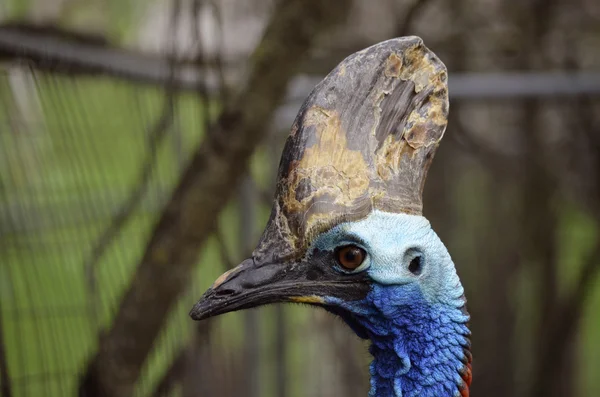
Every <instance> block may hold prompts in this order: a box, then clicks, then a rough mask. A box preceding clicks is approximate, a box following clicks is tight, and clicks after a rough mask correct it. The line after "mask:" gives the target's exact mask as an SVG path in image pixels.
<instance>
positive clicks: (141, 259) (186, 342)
mask: <svg viewBox="0 0 600 397" xmlns="http://www.w3.org/2000/svg"><path fill="white" fill-rule="evenodd" d="M403 35H418V36H420V37H422V38H423V40H424V41H425V44H426V45H427V46H428V47H429V48H431V49H432V50H433V51H434V52H435V53H436V54H437V55H438V56H439V57H440V58H441V59H442V61H443V62H444V63H445V64H446V65H447V67H448V69H449V81H450V102H451V106H450V109H451V111H450V114H451V117H450V122H449V127H448V130H447V132H446V136H445V139H444V140H443V141H442V144H441V146H440V148H439V150H438V152H437V155H436V159H435V161H434V162H433V165H432V167H431V170H430V175H429V179H428V182H427V184H426V191H425V208H424V213H425V215H426V216H427V217H428V218H429V219H430V220H431V222H432V224H433V227H434V229H436V231H437V232H438V234H440V236H441V238H442V240H443V241H445V242H446V244H447V246H448V247H449V250H450V253H451V254H452V256H453V258H454V260H455V263H456V264H457V267H458V271H459V274H460V276H461V278H462V280H463V284H464V286H465V288H466V291H467V298H468V303H469V310H470V313H471V316H472V320H471V329H472V332H473V338H472V345H473V355H474V361H473V371H474V372H473V373H474V378H473V385H472V391H471V395H473V396H486V397H495V396H498V397H505V396H518V397H521V396H522V397H542V396H598V395H600V377H599V376H598V374H599V371H600V310H598V308H599V307H600V278H599V277H598V272H599V271H600V50H599V49H600V3H599V2H598V1H596V0H545V1H544V0H528V1H520V2H514V1H503V0H485V1H474V0H379V1H369V0H338V1H336V2H325V1H319V0H302V1H301V0H287V1H275V0H221V1H216V0H214V1H208V0H206V1H203V0H86V1H84V0H2V2H0V396H2V397H13V396H18V397H21V396H23V397H25V396H77V395H79V396H89V397H105V396H116V397H120V396H123V397H124V396H132V395H134V396H143V397H154V396H182V397H188V396H222V397H226V396H249V397H259V396H260V397H263V396H266V397H296V396H297V397H300V396H346V397H360V396H366V395H367V391H368V363H369V355H368V353H367V350H366V345H365V343H363V342H362V341H360V340H358V338H357V337H355V336H354V335H353V334H352V333H351V331H350V330H349V329H347V327H346V326H345V325H344V324H342V322H341V321H340V320H338V319H336V318H334V317H333V316H331V315H329V314H327V313H325V312H324V311H322V310H315V309H312V308H308V307H304V306H300V305H286V306H281V305H273V306H269V307H265V308H261V309H256V310H252V311H247V312H239V313H232V314H228V315H225V316H222V317H220V318H216V319H214V320H211V321H207V322H202V323H194V322H193V321H192V320H191V319H190V318H189V317H188V312H189V310H190V309H191V307H192V305H193V304H194V303H195V302H196V300H197V299H198V298H199V297H200V295H201V293H202V292H203V291H204V290H205V289H206V288H207V287H208V286H209V285H210V284H211V283H212V281H213V280H214V279H215V278H216V277H217V276H218V275H219V274H221V273H222V272H223V271H225V270H226V269H228V268H230V267H231V266H233V265H235V264H237V263H238V262H239V261H240V260H242V259H243V258H245V257H246V256H247V255H248V254H249V252H250V251H251V250H252V249H253V247H254V244H255V243H256V242H257V240H258V237H259V236H260V233H261V231H262V228H263V227H264V225H265V223H266V220H267V217H268V214H269V211H270V206H271V197H272V194H273V188H274V182H275V174H276V170H277V165H278V162H279V156H280V154H281V150H282V145H283V143H284V141H285V138H286V137H287V134H288V133H289V128H290V126H291V124H292V121H293V119H294V117H295V115H296V112H297V111H298V109H299V107H300V104H301V103H302V101H303V99H304V98H305V97H306V95H307V94H308V93H309V92H310V90H311V89H312V88H313V87H314V85H315V84H316V83H317V82H318V81H319V80H320V79H322V78H323V76H324V75H325V74H327V73H328V72H329V71H330V70H331V69H332V68H333V67H334V66H335V65H336V64H337V63H338V62H339V61H341V60H342V59H343V58H345V57H346V56H348V55H350V54H351V53H353V52H355V51H357V50H360V49H362V48H364V47H367V46H370V45H372V44H375V43H377V42H379V41H382V40H385V39H388V38H392V37H397V36H403Z"/></svg>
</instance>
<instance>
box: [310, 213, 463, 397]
mask: <svg viewBox="0 0 600 397" xmlns="http://www.w3.org/2000/svg"><path fill="white" fill-rule="evenodd" d="M348 244H355V245H357V246H359V247H361V248H362V249H364V250H365V251H366V253H367V255H366V258H365V260H364V262H363V263H362V265H361V266H360V267H359V268H357V269H356V270H355V272H367V274H368V275H369V276H370V278H371V279H372V281H373V285H372V288H371V290H370V292H369V293H368V294H367V296H366V297H365V298H364V299H363V300H359V301H350V302H348V301H342V300H340V299H339V298H333V297H327V298H325V303H326V304H328V306H330V307H333V308H342V310H338V309H332V311H333V312H335V313H336V314H339V315H341V317H342V318H343V319H344V320H345V321H346V322H347V323H348V324H349V325H350V326H351V327H352V328H353V329H354V331H355V332H356V333H357V334H358V335H359V336H360V337H362V338H368V339H370V340H371V342H372V344H371V347H370V352H371V354H372V355H373V357H374V359H373V362H372V363H371V367H370V373H371V390H370V394H369V395H370V396H372V397H375V396H377V397H384V396H385V397H387V396H403V397H408V396H421V397H428V396H431V397H445V396H468V393H469V389H468V388H469V384H470V378H471V369H470V361H471V359H470V351H469V350H470V342H469V336H470V331H469V329H468V327H467V322H468V320H469V316H468V314H467V312H466V309H465V299H464V295H463V293H464V290H463V287H462V285H461V283H460V280H459V278H458V276H457V274H456V269H455V267H454V263H453V262H452V259H451V258H450V255H449V253H448V251H447V249H446V247H445V246H444V244H443V243H442V242H441V241H440V239H439V238H438V236H437V235H436V233H435V232H434V231H433V230H432V228H431V226H430V224H429V221H427V219H426V218H424V217H422V216H416V215H407V214H392V213H386V212H381V211H374V212H372V213H371V214H370V215H369V216H368V217H367V218H365V219H362V220H360V221H357V222H349V223H343V224H340V225H338V226H336V227H334V228H333V229H331V230H329V231H328V232H326V233H323V234H322V235H320V236H319V237H317V239H316V240H315V242H314V243H313V247H312V248H313V249H314V248H317V249H320V250H325V251H330V250H331V251H333V250H335V248H336V247H338V246H342V245H348ZM311 251H312V250H311V249H309V250H308V252H311ZM416 256H419V257H420V259H419V260H417V262H416V263H419V264H420V267H417V268H415V267H414V266H413V267H410V263H411V261H412V260H413V259H414V258H415V257H416ZM409 268H410V269H411V270H413V271H412V272H411V270H409ZM338 270H339V271H340V272H345V271H344V270H343V269H341V268H340V269H338Z"/></svg>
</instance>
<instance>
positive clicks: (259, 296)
mask: <svg viewBox="0 0 600 397" xmlns="http://www.w3.org/2000/svg"><path fill="white" fill-rule="evenodd" d="M369 289H370V283H369V281H368V278H367V276H366V275H365V274H350V275H349V274H340V273H339V272H337V271H336V270H334V269H333V267H332V266H330V265H328V264H326V263H325V262H324V261H320V260H318V259H317V260H315V258H314V257H313V260H311V261H310V262H306V261H299V262H289V263H256V262H255V260H254V259H252V258H251V259H246V260H245V261H243V262H242V263H241V264H240V265H239V266H237V267H236V268H234V269H232V270H230V271H228V272H226V273H225V274H223V275H222V276H220V277H219V278H218V279H217V280H216V281H215V282H214V284H213V285H212V287H210V288H209V289H208V290H207V291H206V292H205V293H204V295H203V296H202V297H201V298H200V300H199V301H198V303H196V305H195V306H194V308H193V309H192V311H191V312H190V316H191V317H192V318H193V319H194V320H204V319H207V318H209V317H214V316H217V315H219V314H224V313H228V312H233V311H236V310H242V309H249V308H253V307H257V306H262V305H266V304H270V303H277V302H296V303H308V304H313V305H318V306H328V300H329V299H328V298H338V299H342V300H343V301H349V300H357V299H362V298H364V297H365V296H366V294H367V293H368V291H369Z"/></svg>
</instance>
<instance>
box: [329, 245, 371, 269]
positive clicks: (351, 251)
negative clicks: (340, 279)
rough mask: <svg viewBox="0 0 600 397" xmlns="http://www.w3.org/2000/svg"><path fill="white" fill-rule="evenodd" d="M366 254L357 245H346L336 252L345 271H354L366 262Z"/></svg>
mask: <svg viewBox="0 0 600 397" xmlns="http://www.w3.org/2000/svg"><path fill="white" fill-rule="evenodd" d="M365 256H366V253H365V251H364V250H363V249H362V248H358V247H357V246H355V245H346V246H344V247H340V248H338V249H337V251H336V259H337V261H338V263H339V264H340V266H342V267H343V268H344V269H348V270H354V269H356V268H357V267H359V266H360V265H361V264H362V263H363V261H364V260H365Z"/></svg>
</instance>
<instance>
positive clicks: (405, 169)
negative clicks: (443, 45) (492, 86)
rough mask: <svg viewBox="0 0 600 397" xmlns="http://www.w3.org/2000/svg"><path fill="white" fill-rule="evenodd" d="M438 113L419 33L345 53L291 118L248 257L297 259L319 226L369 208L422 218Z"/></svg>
mask: <svg viewBox="0 0 600 397" xmlns="http://www.w3.org/2000/svg"><path fill="white" fill-rule="evenodd" d="M447 116H448V89H447V72H446V67H445V66H444V64H443V63H442V62H441V61H440V60H439V59H438V58H437V57H436V56H435V55H434V54H433V53H432V52H431V51H430V50H429V49H428V48H426V47H425V46H424V45H423V42H422V40H421V39H420V38H418V37H404V38H397V39H392V40H388V41H384V42H382V43H379V44H376V45H374V46H372V47H369V48H366V49H365V50H362V51H360V52H357V53H355V54H352V55H351V56H349V57H348V58H346V59H345V60H344V61H342V62H341V63H340V64H339V65H338V66H337V67H336V68H335V69H334V70H333V71H332V72H331V73H329V75H328V76H327V77H326V78H325V79H324V80H323V81H322V82H321V83H319V84H318V85H317V86H316V87H315V88H314V90H313V91H312V92H311V94H310V95H309V97H308V98H307V99H306V101H305V102H304V104H303V105H302V108H301V109H300V111H299V113H298V116H297V117H296V120H295V121H294V124H293V126H292V129H291V133H290V136H289V138H288V139H287V142H286V145H285V149H284V152H283V156H282V159H281V163H280V166H279V175H278V180H277V189H276V195H275V202H274V205H273V209H272V212H271V217H270V219H269V222H268V225H267V227H266V229H265V232H264V234H263V237H262V238H261V240H260V243H259V244H258V246H257V248H256V250H255V252H254V254H253V257H254V259H255V260H256V261H258V262H272V261H274V260H276V258H266V257H265V256H273V255H276V256H277V258H289V257H290V256H298V255H302V254H303V253H304V252H305V250H306V248H307V246H308V245H310V243H311V241H312V239H313V238H314V236H316V235H317V234H319V233H320V232H322V231H324V230H326V229H328V228H330V227H331V226H333V225H335V224H338V223H340V222H342V221H353V220H357V219H360V218H362V217H364V216H366V215H367V214H368V213H369V212H371V211H372V210H375V209H377V210H381V211H387V212H394V213H407V214H421V209H422V192H423V185H424V183H425V178H426V175H427V170H428V168H429V165H430V164H431V161H432V158H433V155H434V153H435V150H436V148H437V146H438V144H439V142H440V140H441V139H442V136H443V134H444V131H445V129H446V124H447Z"/></svg>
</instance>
